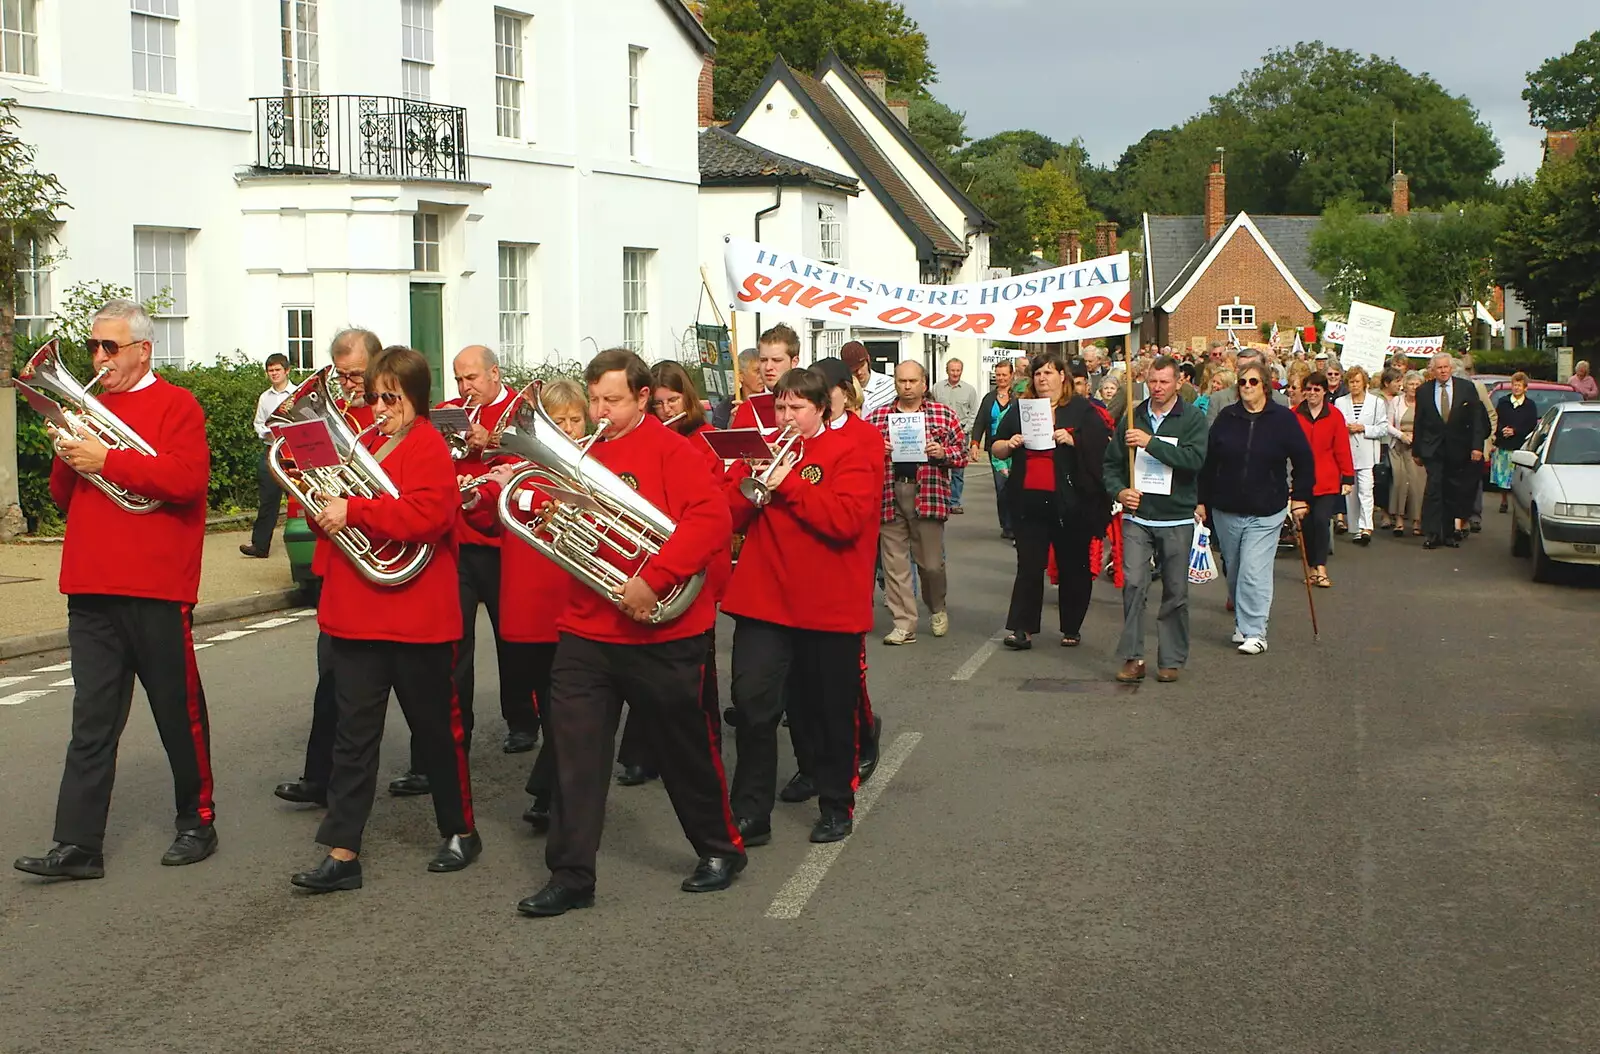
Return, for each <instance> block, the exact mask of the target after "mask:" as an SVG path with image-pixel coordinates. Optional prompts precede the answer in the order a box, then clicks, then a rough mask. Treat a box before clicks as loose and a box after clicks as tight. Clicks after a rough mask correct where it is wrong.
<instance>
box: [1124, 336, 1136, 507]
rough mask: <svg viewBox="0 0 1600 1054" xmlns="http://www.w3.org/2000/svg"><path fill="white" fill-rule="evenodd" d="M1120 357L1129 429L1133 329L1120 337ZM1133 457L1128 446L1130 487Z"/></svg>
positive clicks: (1131, 412)
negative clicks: (1125, 391) (1126, 394)
mask: <svg viewBox="0 0 1600 1054" xmlns="http://www.w3.org/2000/svg"><path fill="white" fill-rule="evenodd" d="M1122 357H1123V370H1122V384H1123V387H1124V388H1126V389H1127V392H1128V397H1127V400H1126V402H1127V404H1128V411H1127V413H1128V428H1130V429H1131V428H1132V427H1133V395H1134V391H1133V330H1131V329H1130V330H1128V333H1127V335H1126V336H1124V337H1123V338H1122ZM1134 457H1135V451H1134V448H1133V447H1129V448H1128V486H1130V487H1131V486H1133V480H1134V476H1133V463H1134Z"/></svg>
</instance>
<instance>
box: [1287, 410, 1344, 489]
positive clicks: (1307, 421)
mask: <svg viewBox="0 0 1600 1054" xmlns="http://www.w3.org/2000/svg"><path fill="white" fill-rule="evenodd" d="M1294 416H1295V420H1297V421H1299V422H1300V431H1302V432H1304V433H1305V434H1306V440H1307V441H1308V442H1309V443H1310V444H1311V454H1312V456H1313V457H1315V458H1316V464H1317V475H1316V486H1315V487H1314V488H1313V489H1312V491H1311V493H1312V494H1314V495H1315V496H1317V497H1319V498H1322V497H1327V496H1328V495H1330V494H1337V493H1339V489H1340V488H1341V487H1342V486H1343V485H1344V484H1346V483H1354V482H1355V481H1356V466H1355V462H1353V461H1352V460H1351V458H1350V429H1349V428H1348V427H1347V426H1346V425H1345V420H1344V414H1342V413H1340V412H1339V408H1338V407H1336V406H1334V405H1333V404H1332V403H1323V404H1322V416H1321V417H1319V418H1317V419H1316V420H1314V421H1313V420H1312V419H1311V411H1310V410H1308V409H1306V404H1305V403H1301V404H1300V405H1299V407H1297V408H1296V409H1295V412H1294Z"/></svg>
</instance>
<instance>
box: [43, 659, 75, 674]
mask: <svg viewBox="0 0 1600 1054" xmlns="http://www.w3.org/2000/svg"><path fill="white" fill-rule="evenodd" d="M70 669H72V660H71V659H68V660H67V661H66V662H58V663H56V664H55V665H54V666H41V667H39V668H38V669H37V670H34V671H33V672H34V673H59V672H61V671H62V670H70Z"/></svg>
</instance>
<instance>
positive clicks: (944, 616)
mask: <svg viewBox="0 0 1600 1054" xmlns="http://www.w3.org/2000/svg"><path fill="white" fill-rule="evenodd" d="M929 621H930V622H931V624H932V626H933V635H934V636H935V637H942V636H944V635H945V634H946V633H949V632H950V612H948V611H935V612H934V613H933V618H932V619H931V620H929Z"/></svg>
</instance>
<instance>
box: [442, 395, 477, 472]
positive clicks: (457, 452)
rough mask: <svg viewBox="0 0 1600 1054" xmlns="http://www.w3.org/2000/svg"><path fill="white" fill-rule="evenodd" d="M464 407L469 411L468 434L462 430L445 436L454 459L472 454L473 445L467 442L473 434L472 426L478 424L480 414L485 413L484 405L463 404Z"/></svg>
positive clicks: (460, 458)
mask: <svg viewBox="0 0 1600 1054" xmlns="http://www.w3.org/2000/svg"><path fill="white" fill-rule="evenodd" d="M462 409H464V410H465V411H466V412H467V424H468V426H469V427H468V429H467V433H466V435H462V434H461V433H460V432H451V433H449V434H448V435H446V436H445V437H444V441H445V445H446V446H448V447H449V448H450V459H451V460H452V461H463V460H465V459H466V458H469V457H471V456H472V447H471V446H469V445H468V442H467V441H468V440H469V439H470V438H471V436H472V429H471V427H470V426H471V425H475V424H477V423H478V418H479V416H481V415H482V413H483V407H482V406H476V405H474V406H463V407H462Z"/></svg>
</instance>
